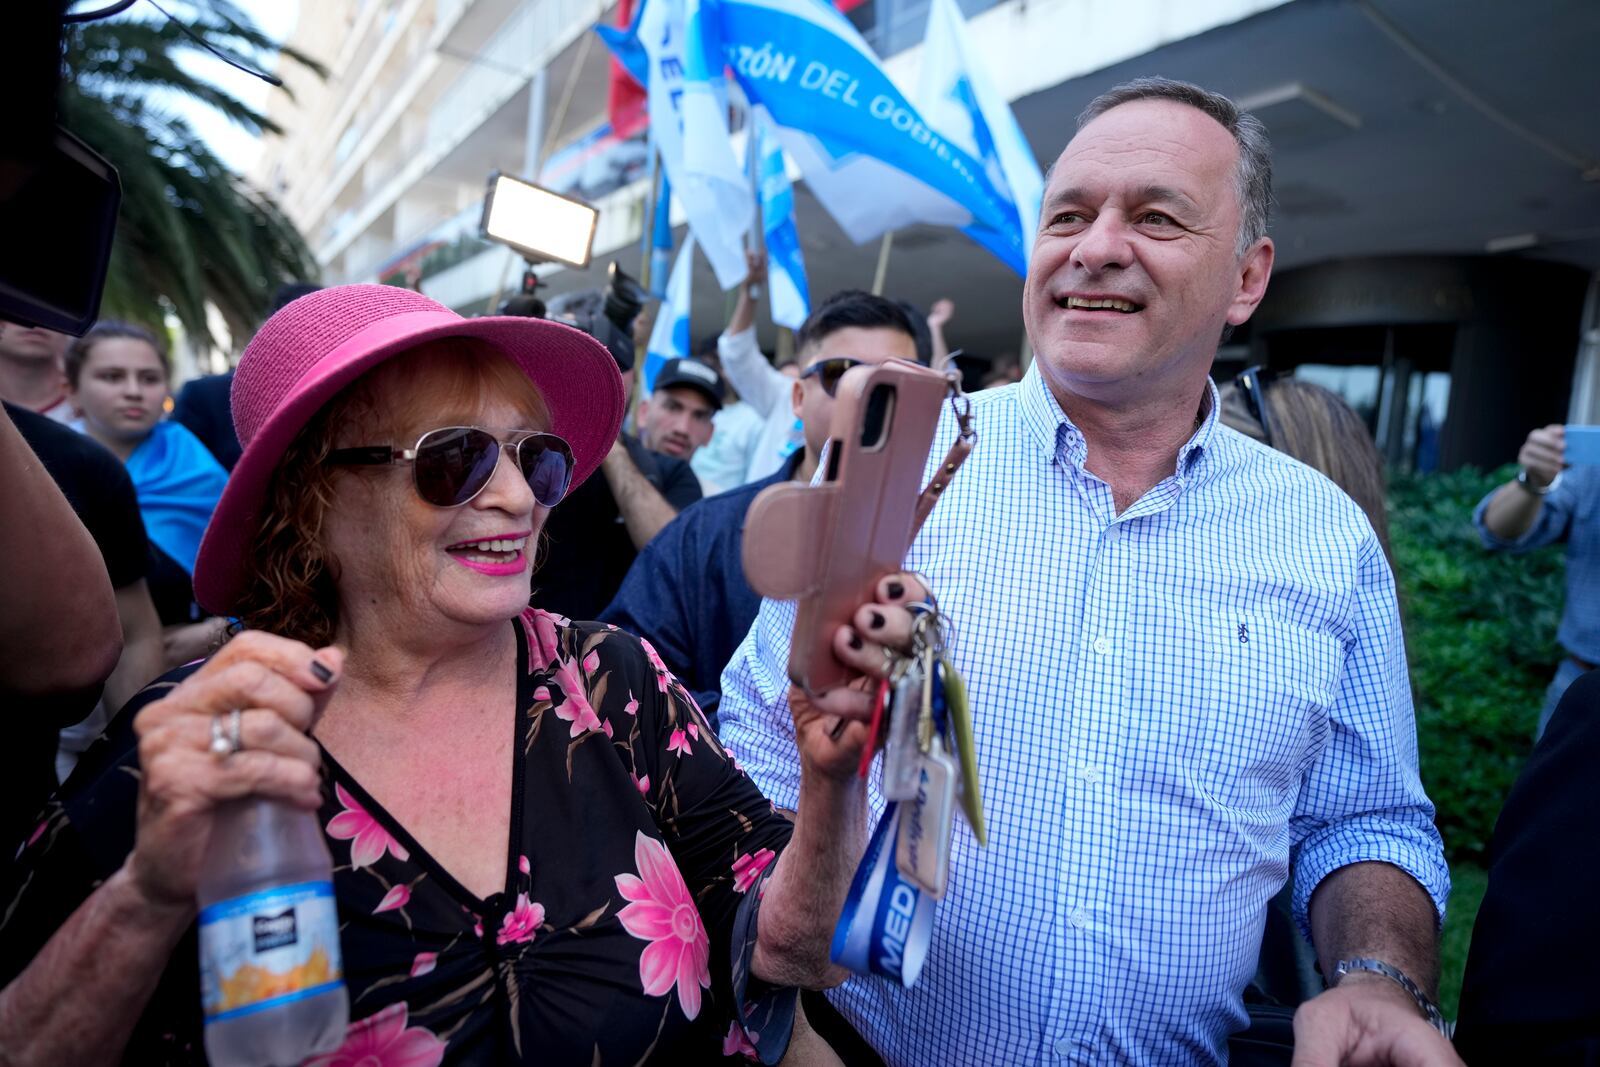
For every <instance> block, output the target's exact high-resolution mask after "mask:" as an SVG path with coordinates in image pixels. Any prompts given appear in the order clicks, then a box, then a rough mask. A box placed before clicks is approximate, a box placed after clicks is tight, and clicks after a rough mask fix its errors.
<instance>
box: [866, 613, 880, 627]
mask: <svg viewBox="0 0 1600 1067" xmlns="http://www.w3.org/2000/svg"><path fill="white" fill-rule="evenodd" d="M867 625H868V626H870V627H871V628H872V629H874V630H881V629H883V612H881V611H874V612H873V613H872V618H871V619H869V620H868V621H867Z"/></svg>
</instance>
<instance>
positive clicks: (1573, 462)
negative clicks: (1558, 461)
mask: <svg viewBox="0 0 1600 1067" xmlns="http://www.w3.org/2000/svg"><path fill="white" fill-rule="evenodd" d="M1561 458H1562V459H1563V460H1564V461H1565V462H1566V464H1567V466H1569V467H1587V466H1594V465H1596V464H1600V426H1568V427H1567V450H1566V451H1565V452H1564V453H1563V454H1562V457H1561Z"/></svg>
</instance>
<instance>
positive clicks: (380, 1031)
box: [302, 1000, 445, 1067]
mask: <svg viewBox="0 0 1600 1067" xmlns="http://www.w3.org/2000/svg"><path fill="white" fill-rule="evenodd" d="M409 1015H410V1009H409V1008H408V1007H407V1006H406V1002H405V1001H403V1000H402V1001H400V1002H399V1003H398V1004H391V1005H389V1006H388V1007H387V1008H384V1009H383V1010H382V1011H380V1012H378V1014H376V1015H369V1016H367V1017H366V1018H365V1019H359V1020H357V1021H356V1022H353V1023H351V1024H350V1028H349V1029H348V1030H346V1031H345V1035H344V1044H342V1045H340V1046H339V1047H338V1048H337V1049H335V1050H334V1051H333V1052H325V1053H323V1054H322V1055H321V1056H313V1057H311V1058H310V1059H309V1060H306V1062H305V1063H304V1064H303V1065H302V1067H439V1064H441V1063H443V1062H444V1053H445V1043H444V1042H443V1041H441V1040H440V1039H439V1038H438V1037H437V1036H436V1035H435V1034H433V1033H431V1032H430V1031H429V1030H427V1029H426V1028H424V1027H421V1026H411V1027H408V1026H407V1025H406V1021H407V1018H408V1016H409Z"/></svg>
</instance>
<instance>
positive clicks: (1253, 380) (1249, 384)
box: [1233, 365, 1277, 448]
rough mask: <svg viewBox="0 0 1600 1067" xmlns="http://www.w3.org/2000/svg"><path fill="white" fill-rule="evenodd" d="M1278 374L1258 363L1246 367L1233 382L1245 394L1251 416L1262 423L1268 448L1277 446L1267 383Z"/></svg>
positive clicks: (1245, 403)
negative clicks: (1273, 433)
mask: <svg viewBox="0 0 1600 1067" xmlns="http://www.w3.org/2000/svg"><path fill="white" fill-rule="evenodd" d="M1276 377H1277V375H1276V374H1275V373H1273V372H1272V371H1270V370H1268V369H1267V368H1265V367H1263V366H1260V365H1257V366H1254V367H1246V368H1245V369H1244V370H1242V371H1240V372H1239V374H1238V376H1237V377H1236V378H1234V379H1233V384H1234V385H1236V386H1238V387H1239V392H1241V393H1243V394H1244V405H1245V407H1246V408H1247V409H1248V410H1249V412H1250V417H1251V418H1253V419H1255V420H1256V421H1257V422H1259V423H1260V424H1261V434H1262V436H1263V437H1265V438H1266V444H1267V447H1268V448H1274V447H1276V446H1275V445H1273V443H1272V417H1271V415H1269V414H1268V408H1267V388H1266V387H1267V383H1268V382H1270V381H1272V380H1273V379H1274V378H1276Z"/></svg>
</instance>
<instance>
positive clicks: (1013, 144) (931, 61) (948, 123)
mask: <svg viewBox="0 0 1600 1067" xmlns="http://www.w3.org/2000/svg"><path fill="white" fill-rule="evenodd" d="M966 30H967V24H966V21H965V20H964V19H962V17H961V9H960V8H958V7H957V6H956V0H933V2H932V6H931V7H930V8H929V9H928V32H927V35H926V36H925V37H924V38H923V42H922V80H921V83H920V86H919V88H918V91H917V104H918V106H919V107H920V108H921V109H922V114H923V115H924V116H925V117H926V118H927V119H928V121H929V122H930V123H932V124H933V127H934V129H936V130H938V131H939V132H940V133H941V134H943V135H944V136H945V138H946V139H948V140H949V141H950V142H951V143H952V144H956V145H959V146H960V147H961V148H962V149H963V150H964V151H965V152H967V153H968V154H969V155H971V156H972V157H973V158H975V159H977V160H979V161H980V162H982V163H983V166H984V170H985V172H986V174H987V176H988V178H989V182H990V184H991V185H993V186H994V188H995V190H996V192H998V193H1000V194H1001V195H1002V196H1004V197H1006V199H1007V200H1009V201H1010V204H1011V207H1012V210H1013V211H1015V213H1016V216H1017V228H1018V230H1019V231H1020V233H1021V234H1022V236H1023V239H1024V244H1023V246H1022V249H1023V256H1022V261H1023V267H1022V269H1023V270H1024V271H1025V270H1026V266H1027V253H1028V251H1029V250H1030V249H1031V241H1030V240H1029V239H1030V238H1031V236H1032V234H1033V233H1034V231H1035V230H1036V228H1037V227H1038V225H1039V202H1040V200H1041V198H1042V197H1043V196H1044V175H1043V174H1042V173H1041V172H1040V170H1039V161H1038V159H1036V158H1035V157H1034V154H1033V149H1032V148H1031V147H1030V146H1029V145H1028V139H1027V138H1026V137H1024V136H1023V135H1022V127H1021V126H1019V125H1017V118H1016V116H1015V115H1014V114H1012V111H1011V105H1010V104H1008V103H1007V102H1006V98H1005V97H1004V96H1003V95H1001V93H1000V91H999V90H998V89H996V88H995V86H994V82H992V81H991V80H990V79H989V75H988V72H987V71H986V70H984V68H983V65H982V64H981V63H980V62H979V60H978V57H977V56H976V55H974V54H973V50H972V48H971V47H970V46H969V44H968V40H967V32H966ZM971 236H972V237H973V239H974V240H976V241H978V242H979V243H981V244H983V245H984V246H985V247H986V248H989V249H990V251H992V252H994V253H995V254H996V255H998V256H1000V258H1002V259H1006V258H1007V256H1008V253H1009V251H1010V246H1009V245H1002V247H1001V248H995V247H992V246H991V244H990V242H991V240H993V239H994V238H995V237H996V236H1000V235H997V234H996V233H994V232H993V231H979V232H976V233H972V234H971Z"/></svg>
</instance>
